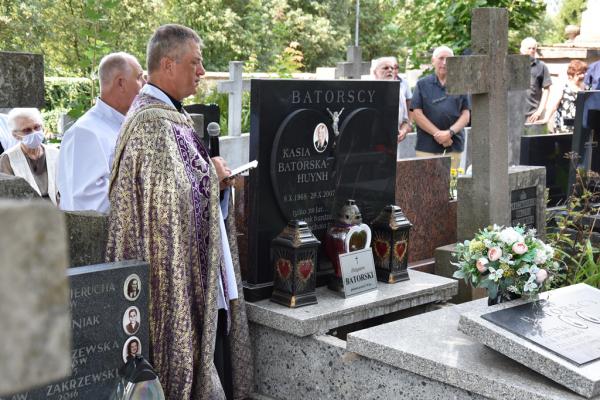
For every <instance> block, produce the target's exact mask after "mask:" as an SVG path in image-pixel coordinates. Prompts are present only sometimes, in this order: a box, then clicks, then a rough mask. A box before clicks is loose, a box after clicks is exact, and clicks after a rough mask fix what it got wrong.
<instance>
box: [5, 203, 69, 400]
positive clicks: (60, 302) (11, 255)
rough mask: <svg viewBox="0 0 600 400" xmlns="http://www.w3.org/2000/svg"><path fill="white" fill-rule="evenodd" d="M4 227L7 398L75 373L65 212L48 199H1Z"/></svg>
mask: <svg viewBox="0 0 600 400" xmlns="http://www.w3.org/2000/svg"><path fill="white" fill-rule="evenodd" d="M0 225H1V226H2V227H4V229H2V230H0V249H1V251H0V325H1V326H2V329H0V355H1V358H2V361H1V362H0V396H2V395H7V394H9V393H16V392H20V391H23V390H27V389H29V388H31V387H34V386H39V385H42V384H44V383H47V382H51V381H54V380H58V379H61V378H64V377H66V376H68V375H69V374H70V373H71V354H70V353H71V316H70V312H69V288H68V283H67V279H66V269H67V265H68V257H67V241H66V229H65V221H64V216H63V215H62V213H61V212H60V211H58V210H57V209H56V208H55V207H54V206H53V205H52V204H51V203H50V202H46V201H31V202H29V201H27V202H23V201H14V200H0ZM7 227H8V229H7Z"/></svg>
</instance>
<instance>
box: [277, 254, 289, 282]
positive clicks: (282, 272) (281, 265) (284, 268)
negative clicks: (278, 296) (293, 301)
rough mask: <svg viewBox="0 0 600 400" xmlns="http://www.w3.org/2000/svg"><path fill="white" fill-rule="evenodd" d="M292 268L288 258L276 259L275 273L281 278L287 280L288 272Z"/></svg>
mask: <svg viewBox="0 0 600 400" xmlns="http://www.w3.org/2000/svg"><path fill="white" fill-rule="evenodd" d="M291 270H292V267H291V263H290V260H286V259H285V258H280V259H279V260H277V273H278V274H279V276H280V277H281V279H283V280H287V278H288V277H289V276H290V272H291Z"/></svg>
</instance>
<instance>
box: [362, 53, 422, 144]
mask: <svg viewBox="0 0 600 400" xmlns="http://www.w3.org/2000/svg"><path fill="white" fill-rule="evenodd" d="M371 77H372V78H373V79H377V80H387V81H393V80H398V81H400V103H399V104H400V107H399V110H398V143H400V142H401V141H403V140H404V138H405V137H406V135H407V134H408V132H410V131H411V130H412V122H411V114H412V113H409V111H408V110H409V108H410V99H411V98H412V93H411V91H410V86H408V82H407V81H406V79H402V78H400V76H398V60H397V59H396V57H381V58H377V59H375V60H373V62H372V63H371Z"/></svg>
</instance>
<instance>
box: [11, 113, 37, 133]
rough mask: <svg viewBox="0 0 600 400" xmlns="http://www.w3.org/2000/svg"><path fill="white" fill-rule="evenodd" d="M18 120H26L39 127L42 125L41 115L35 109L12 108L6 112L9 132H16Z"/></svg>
mask: <svg viewBox="0 0 600 400" xmlns="http://www.w3.org/2000/svg"><path fill="white" fill-rule="evenodd" d="M19 118H27V119H30V120H32V121H35V122H37V123H39V124H40V125H43V124H44V119H43V118H42V114H41V113H40V110H38V109H37V108H13V109H12V110H10V111H9V112H8V116H7V123H8V129H10V131H11V132H14V131H16V130H17V119H19Z"/></svg>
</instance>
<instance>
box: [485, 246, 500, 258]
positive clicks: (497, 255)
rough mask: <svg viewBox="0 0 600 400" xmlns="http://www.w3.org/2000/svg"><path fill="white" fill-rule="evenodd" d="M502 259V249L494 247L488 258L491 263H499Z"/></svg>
mask: <svg viewBox="0 0 600 400" xmlns="http://www.w3.org/2000/svg"><path fill="white" fill-rule="evenodd" d="M500 257H502V249H500V247H492V248H491V249H489V250H488V258H489V259H490V261H497V260H498V259H499V258H500Z"/></svg>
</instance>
